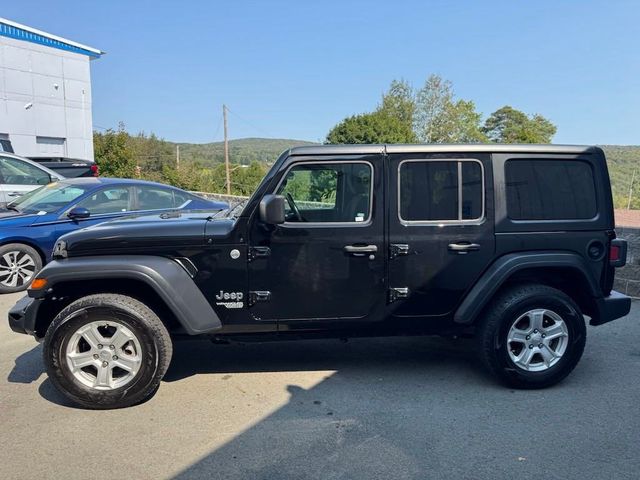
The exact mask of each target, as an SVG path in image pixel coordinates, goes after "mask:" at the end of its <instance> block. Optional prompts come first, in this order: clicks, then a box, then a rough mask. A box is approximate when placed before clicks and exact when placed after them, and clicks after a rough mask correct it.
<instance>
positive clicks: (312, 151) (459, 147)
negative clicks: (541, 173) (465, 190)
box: [288, 143, 597, 155]
mask: <svg viewBox="0 0 640 480" xmlns="http://www.w3.org/2000/svg"><path fill="white" fill-rule="evenodd" d="M595 148H597V147H593V146H589V145H550V144H542V145H540V144H509V145H507V144H500V143H482V144H473V143H472V144H469V143H467V144H434V143H431V144H391V145H382V144H380V145H364V144H358V145H305V146H300V147H293V148H291V149H289V152H288V153H289V155H349V154H351V155H357V154H375V153H388V154H392V153H558V154H560V153H565V154H580V153H592V152H593V151H594V149H595Z"/></svg>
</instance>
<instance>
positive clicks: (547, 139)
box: [482, 105, 557, 143]
mask: <svg viewBox="0 0 640 480" xmlns="http://www.w3.org/2000/svg"><path fill="white" fill-rule="evenodd" d="M556 130H557V129H556V126H555V125H554V124H553V123H551V122H550V121H549V120H548V119H546V118H544V117H543V116H542V115H538V114H535V115H532V116H531V117H529V116H527V115H526V114H525V113H524V112H521V111H520V110H517V109H515V108H513V107H511V106H509V105H505V106H504V107H502V108H500V109H498V110H496V111H495V112H493V113H492V114H491V115H490V116H489V117H488V118H487V120H486V121H485V122H484V126H483V127H482V131H483V132H484V134H485V135H487V137H488V138H489V140H490V141H492V142H498V143H551V139H552V138H553V136H554V135H555V133H556Z"/></svg>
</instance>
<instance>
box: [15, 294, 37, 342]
mask: <svg viewBox="0 0 640 480" xmlns="http://www.w3.org/2000/svg"><path fill="white" fill-rule="evenodd" d="M41 303H42V300H38V299H36V298H30V297H23V298H22V299H20V300H18V303H16V304H15V305H14V306H13V307H11V310H9V327H10V328H11V330H13V331H14V332H17V333H24V334H26V335H33V334H34V332H35V329H36V328H35V327H36V317H37V315H38V308H40V304H41Z"/></svg>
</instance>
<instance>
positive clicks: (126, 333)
mask: <svg viewBox="0 0 640 480" xmlns="http://www.w3.org/2000/svg"><path fill="white" fill-rule="evenodd" d="M625 260H626V242H625V241H624V240H618V239H616V238H615V232H614V218H613V206H612V200H611V188H610V183H609V174H608V171H607V165H606V162H605V156H604V153H603V152H602V150H601V149H599V148H597V147H575V146H552V145H451V146H446V145H386V146H384V145H353V146H312V147H297V148H293V149H291V150H289V151H287V152H285V153H284V154H283V155H282V156H281V157H280V158H279V159H278V161H277V162H276V163H275V165H274V166H273V168H272V169H271V171H270V172H269V173H268V174H267V176H266V177H265V178H264V180H263V181H262V183H261V184H260V186H259V187H258V189H257V191H256V192H255V194H254V195H253V196H252V197H251V198H250V199H249V200H248V201H246V202H245V203H244V204H241V205H239V206H237V207H236V208H233V209H231V210H229V211H226V212H222V213H216V214H211V215H207V214H203V213H182V214H163V215H159V216H155V217H152V216H145V217H138V218H129V219H124V220H118V221H113V222H109V223H104V224H101V225H98V226H95V227H92V228H88V229H84V230H79V231H76V232H74V233H70V234H68V235H66V236H64V237H62V238H61V239H60V241H59V242H58V244H57V245H56V247H55V251H54V261H53V262H51V263H49V264H48V265H47V266H46V267H45V268H44V269H43V270H42V271H41V272H40V273H39V274H38V277H37V278H36V279H35V280H34V282H33V284H32V285H31V287H30V289H29V291H28V296H27V297H25V298H24V299H22V300H21V301H19V302H18V303H17V304H16V306H15V307H14V308H13V309H12V310H11V311H10V313H9V322H10V324H11V328H12V329H13V330H15V331H16V332H20V333H28V334H31V335H34V336H35V337H36V338H37V339H41V340H42V339H43V340H44V362H45V363H46V367H47V372H48V374H49V377H50V378H51V380H52V381H53V383H54V384H55V385H56V386H57V387H58V388H59V389H60V390H61V391H62V392H63V393H64V394H65V395H66V396H67V397H69V398H70V399H72V400H73V401H75V402H77V403H78V404H80V405H83V406H85V407H88V408H114V407H124V406H128V405H133V404H136V403H139V402H141V401H143V400H145V399H146V398H148V397H149V396H151V395H152V394H153V393H154V392H155V390H156V389H157V388H158V385H159V384H160V380H161V379H162V377H163V375H164V374H165V372H166V370H167V368H168V366H169V361H170V360H171V353H172V342H173V341H174V340H176V339H178V338H180V337H185V336H191V335H206V336H209V337H211V338H212V339H214V340H224V339H226V340H228V339H232V338H236V339H242V340H249V339H255V340H265V339H269V338H270V339H285V338H308V337H319V336H323V337H337V338H345V337H353V336H373V335H377V336H383V335H423V334H440V335H472V336H474V337H475V338H476V339H477V346H478V351H479V355H480V357H481V358H482V360H483V362H484V363H485V364H486V365H487V367H488V368H489V369H490V370H491V371H492V372H493V373H494V374H496V375H497V376H498V377H499V378H500V379H501V380H502V381H504V382H505V383H506V384H508V385H511V386H515V387H525V388H539V387H546V386H549V385H552V384H554V383H556V382H558V381H560V380H561V379H562V378H564V377H565V376H566V375H568V374H569V373H570V372H571V370H572V369H573V368H574V367H575V366H576V364H577V363H578V360H579V359H580V357H581V355H582V351H583V349H584V345H585V338H586V328H585V319H584V316H583V315H587V316H588V317H589V319H590V320H589V321H590V323H591V325H601V324H603V323H605V322H609V321H611V320H614V319H616V318H619V317H622V316H624V315H626V314H627V313H628V312H629V309H630V303H631V302H630V299H629V298H627V297H625V296H623V295H621V294H619V293H617V292H614V291H612V285H613V278H614V269H615V267H619V266H622V265H624V263H625Z"/></svg>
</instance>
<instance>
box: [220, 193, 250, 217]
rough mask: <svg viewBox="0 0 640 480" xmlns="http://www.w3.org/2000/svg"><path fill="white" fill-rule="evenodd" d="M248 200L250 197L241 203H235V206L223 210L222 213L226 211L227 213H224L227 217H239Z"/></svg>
mask: <svg viewBox="0 0 640 480" xmlns="http://www.w3.org/2000/svg"><path fill="white" fill-rule="evenodd" d="M248 201H249V199H248V198H245V199H244V200H242V201H241V202H240V203H238V204H236V205H234V206H233V207H231V208H229V209H228V210H223V211H222V212H221V213H225V215H224V216H225V217H234V218H237V217H239V216H240V214H241V213H242V210H243V209H244V206H245V205H246V204H247V202H248Z"/></svg>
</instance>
